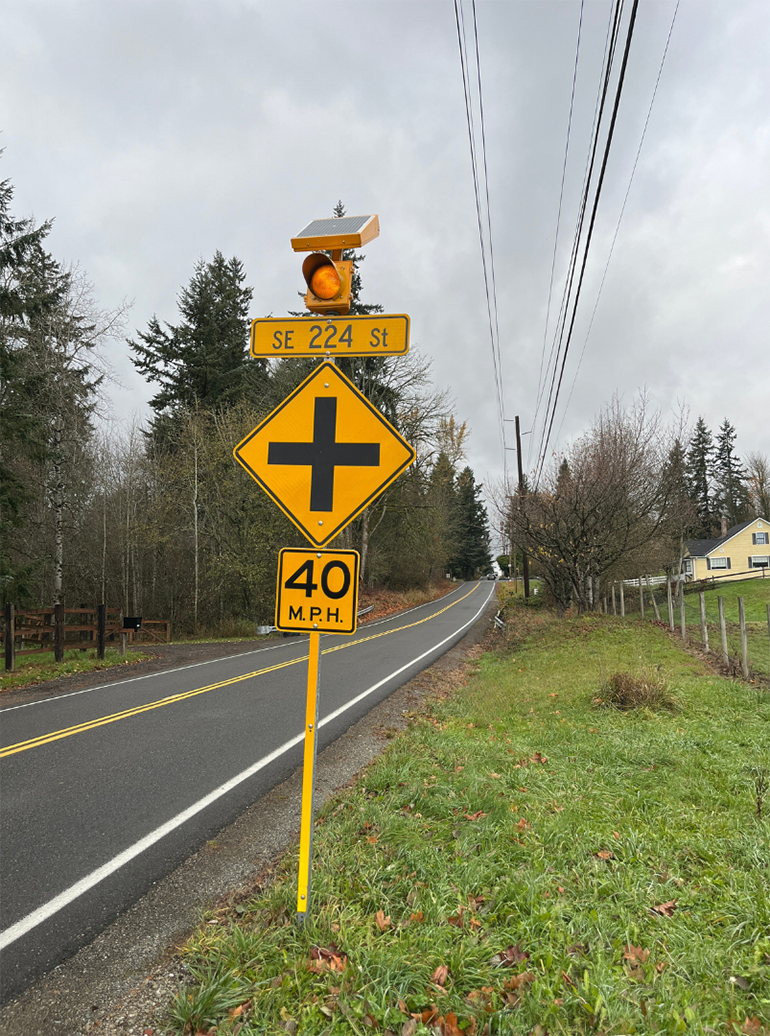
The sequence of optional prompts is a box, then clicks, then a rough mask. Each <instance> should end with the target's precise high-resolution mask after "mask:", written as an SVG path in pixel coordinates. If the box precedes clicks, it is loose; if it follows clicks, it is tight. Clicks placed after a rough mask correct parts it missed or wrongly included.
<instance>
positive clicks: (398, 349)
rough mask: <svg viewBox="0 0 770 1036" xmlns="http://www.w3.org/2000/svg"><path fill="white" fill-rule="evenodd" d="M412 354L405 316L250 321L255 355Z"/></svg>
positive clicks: (273, 318)
mask: <svg viewBox="0 0 770 1036" xmlns="http://www.w3.org/2000/svg"><path fill="white" fill-rule="evenodd" d="M408 352H409V317H408V316H407V315H406V313H396V314H385V313H378V314H376V315H375V316H371V315H369V316H362V317H327V316H322V317H317V318H316V319H314V320H313V319H308V318H306V317H293V318H292V317H258V318H257V319H256V320H253V321H252V322H251V355H252V356H319V357H321V356H403V355H404V354H405V353H408Z"/></svg>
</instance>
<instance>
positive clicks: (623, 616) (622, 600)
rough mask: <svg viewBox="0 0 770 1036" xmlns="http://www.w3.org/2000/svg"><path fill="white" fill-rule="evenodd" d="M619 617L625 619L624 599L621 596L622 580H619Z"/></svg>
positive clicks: (622, 595)
mask: <svg viewBox="0 0 770 1036" xmlns="http://www.w3.org/2000/svg"><path fill="white" fill-rule="evenodd" d="M620 617H621V618H622V619H625V617H626V598H625V596H624V594H623V580H622V579H621V580H620Z"/></svg>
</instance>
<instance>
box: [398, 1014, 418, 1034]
mask: <svg viewBox="0 0 770 1036" xmlns="http://www.w3.org/2000/svg"><path fill="white" fill-rule="evenodd" d="M416 1032H417V1020H416V1019H415V1018H410V1019H409V1020H408V1021H406V1022H404V1024H403V1025H402V1026H401V1036H414V1034H415V1033H416Z"/></svg>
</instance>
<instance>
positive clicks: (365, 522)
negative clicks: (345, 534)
mask: <svg viewBox="0 0 770 1036" xmlns="http://www.w3.org/2000/svg"><path fill="white" fill-rule="evenodd" d="M368 553H369V508H368V507H367V508H366V509H365V510H364V511H363V513H362V515H361V571H360V572H359V573H358V580H359V582H360V584H361V586H364V585H365V579H364V573H365V572H366V555H367V554H368Z"/></svg>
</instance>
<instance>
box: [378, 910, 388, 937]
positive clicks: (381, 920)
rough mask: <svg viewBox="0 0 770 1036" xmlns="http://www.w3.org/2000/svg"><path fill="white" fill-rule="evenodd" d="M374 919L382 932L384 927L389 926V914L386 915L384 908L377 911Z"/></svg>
mask: <svg viewBox="0 0 770 1036" xmlns="http://www.w3.org/2000/svg"><path fill="white" fill-rule="evenodd" d="M375 920H376V921H377V927H378V928H379V930H380V931H381V932H384V931H385V929H386V928H390V914H388V916H387V917H386V916H385V911H384V910H378V911H377V914H376V916H375Z"/></svg>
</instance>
